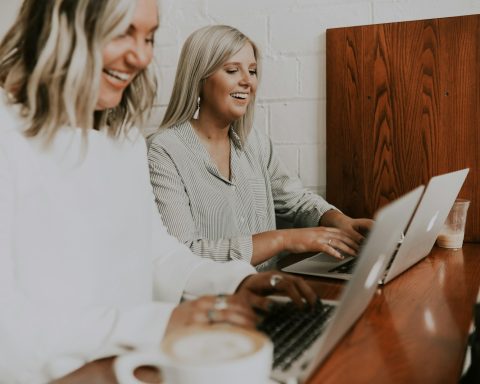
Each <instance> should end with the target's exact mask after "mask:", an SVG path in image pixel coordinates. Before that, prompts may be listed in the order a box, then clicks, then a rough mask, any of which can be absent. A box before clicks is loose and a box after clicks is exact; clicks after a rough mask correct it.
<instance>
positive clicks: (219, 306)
mask: <svg viewBox="0 0 480 384" xmlns="http://www.w3.org/2000/svg"><path fill="white" fill-rule="evenodd" d="M213 308H214V309H215V310H216V311H223V310H224V309H227V308H228V302H227V296H225V295H223V294H220V295H217V297H216V298H215V302H214V303H213Z"/></svg>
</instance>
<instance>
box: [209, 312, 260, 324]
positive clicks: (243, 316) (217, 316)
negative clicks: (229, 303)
mask: <svg viewBox="0 0 480 384" xmlns="http://www.w3.org/2000/svg"><path fill="white" fill-rule="evenodd" d="M209 317H210V319H211V320H212V322H213V323H230V324H234V325H239V326H242V327H248V328H254V327H255V325H256V324H257V317H256V316H255V315H253V312H252V314H250V313H249V312H245V311H237V310H236V309H234V308H227V309H223V310H221V311H215V310H213V313H212V311H210V316H209Z"/></svg>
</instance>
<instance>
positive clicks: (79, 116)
mask: <svg viewBox="0 0 480 384" xmlns="http://www.w3.org/2000/svg"><path fill="white" fill-rule="evenodd" d="M157 27H158V10H157V5H156V1H155V0H137V1H131V0H104V1H98V0H75V1H72V0H44V1H40V2H39V1H36V0H25V1H24V2H23V5H22V7H21V9H20V13H19V15H18V17H17V19H16V21H15V23H14V25H13V26H12V27H11V28H10V30H9V31H8V32H7V34H6V36H5V38H4V39H3V41H2V42H1V43H0V88H1V89H0V121H1V125H0V305H1V308H2V315H1V316H0V340H1V342H0V378H1V379H0V381H2V382H8V383H37V382H47V381H50V380H52V379H55V378H57V377H60V376H62V375H65V374H67V373H68V372H71V371H73V370H75V369H77V368H79V367H81V366H83V365H84V364H86V363H87V362H89V361H92V360H94V359H97V358H101V357H105V356H112V355H117V354H122V353H124V352H128V351H129V350H131V349H132V348H137V347H145V346H149V345H152V346H158V345H159V343H160V341H161V339H162V338H163V336H164V334H166V333H168V332H171V331H173V330H175V329H182V328H183V327H186V326H188V325H190V324H204V323H211V322H216V321H222V322H223V321H225V322H230V323H233V324H237V325H240V326H249V327H252V326H254V324H255V321H256V316H255V314H254V313H253V312H252V309H251V308H250V305H248V304H247V301H248V302H250V303H252V304H253V305H255V306H258V307H261V308H265V307H266V306H267V305H268V300H267V299H266V298H264V297H260V296H257V294H258V293H261V294H263V293H268V292H272V291H274V290H279V291H283V292H285V293H287V294H289V295H291V296H292V297H293V298H294V299H295V301H296V302H297V303H301V301H302V297H303V298H304V299H306V300H308V301H309V302H313V300H315V295H314V294H313V292H312V290H311V289H310V288H309V287H308V286H307V285H306V284H305V283H303V282H302V281H301V280H299V279H292V278H289V277H286V276H284V278H283V279H281V284H276V286H275V287H272V286H270V283H269V282H270V280H271V277H272V275H268V274H264V275H262V274H254V270H253V268H252V267H251V266H249V265H247V264H246V263H242V262H232V263H227V264H225V265H220V264H218V263H214V262H211V261H208V262H206V261H202V260H200V259H199V258H198V257H196V256H194V255H193V254H192V253H191V252H190V250H189V249H188V248H187V247H185V246H183V245H181V244H179V243H178V241H177V240H176V239H174V238H173V237H171V236H170V235H168V234H167V231H166V229H165V228H164V226H163V224H162V222H161V219H160V216H159V215H158V212H157V209H156V207H155V203H154V201H153V195H152V191H151V185H150V182H149V175H148V168H147V158H146V147H145V142H144V140H143V136H142V135H141V134H140V132H139V130H138V129H137V128H135V126H136V125H138V124H141V121H142V119H143V117H144V116H145V113H146V112H147V111H148V110H149V108H150V106H151V100H152V99H153V97H152V95H153V94H154V93H155V82H154V80H153V77H152V76H151V75H150V74H149V70H148V65H149V64H150V62H151V60H152V56H153V41H154V34H155V30H156V29H157ZM205 276H211V277H210V278H205ZM275 282H278V278H276V279H275ZM221 293H222V294H223V293H225V294H228V293H236V294H235V295H232V296H223V295H221V296H213V295H217V294H221ZM187 295H189V296H194V297H198V296H200V295H209V296H204V297H201V298H199V299H196V300H192V301H185V302H183V303H181V304H179V301H180V299H181V298H182V296H187Z"/></svg>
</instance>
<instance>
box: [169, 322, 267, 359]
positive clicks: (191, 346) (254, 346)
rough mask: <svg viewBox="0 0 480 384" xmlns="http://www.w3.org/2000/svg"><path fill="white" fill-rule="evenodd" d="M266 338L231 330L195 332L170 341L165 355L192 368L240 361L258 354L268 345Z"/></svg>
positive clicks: (220, 327)
mask: <svg viewBox="0 0 480 384" xmlns="http://www.w3.org/2000/svg"><path fill="white" fill-rule="evenodd" d="M264 343H265V340H264V337H263V335H260V334H258V333H257V332H251V331H246V330H243V329H238V328H233V327H229V326H215V327H207V328H203V329H202V331H201V332H199V331H198V329H192V330H190V331H188V332H187V333H185V332H183V333H182V334H177V335H174V336H173V337H168V338H167V339H166V340H165V342H164V344H163V351H164V353H165V354H167V355H168V356H169V357H170V358H172V359H174V360H176V361H179V362H183V363H188V364H205V363H216V364H218V363H219V362H226V361H230V360H236V359H240V358H243V357H246V356H248V355H251V354H254V353H256V352H257V351H258V350H260V348H261V347H262V346H263V345H264Z"/></svg>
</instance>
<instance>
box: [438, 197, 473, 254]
mask: <svg viewBox="0 0 480 384" xmlns="http://www.w3.org/2000/svg"><path fill="white" fill-rule="evenodd" d="M469 206H470V201H469V200H465V199H456V200H455V202H454V203H453V206H452V208H451V210H450V212H449V214H448V216H447V219H446V220H445V223H444V224H443V227H442V229H441V230H440V233H439V235H438V237H437V245H438V246H439V247H442V248H453V249H460V248H462V245H463V238H464V235H465V223H466V221H467V210H468V207H469Z"/></svg>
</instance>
